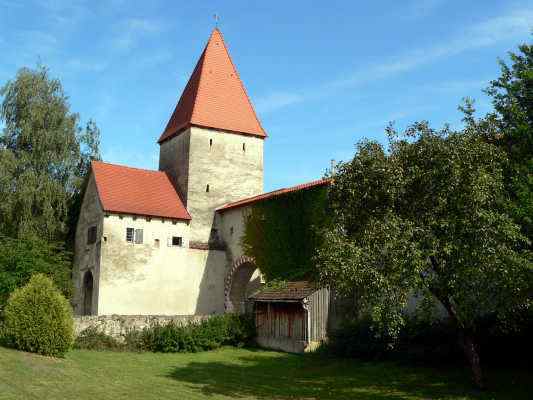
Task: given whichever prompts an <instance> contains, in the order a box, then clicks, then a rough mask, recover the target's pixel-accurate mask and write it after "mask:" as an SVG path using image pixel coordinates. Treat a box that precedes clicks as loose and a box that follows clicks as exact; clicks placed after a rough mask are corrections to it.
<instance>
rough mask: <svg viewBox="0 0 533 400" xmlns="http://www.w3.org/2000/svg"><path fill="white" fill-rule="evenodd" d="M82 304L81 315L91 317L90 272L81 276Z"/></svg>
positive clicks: (91, 277) (91, 281)
mask: <svg viewBox="0 0 533 400" xmlns="http://www.w3.org/2000/svg"><path fill="white" fill-rule="evenodd" d="M82 293H83V303H82V314H83V315H91V314H92V305H93V274H92V272H91V271H87V272H85V275H83V291H82Z"/></svg>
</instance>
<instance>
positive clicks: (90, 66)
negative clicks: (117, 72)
mask: <svg viewBox="0 0 533 400" xmlns="http://www.w3.org/2000/svg"><path fill="white" fill-rule="evenodd" d="M66 66H67V68H70V69H74V70H79V71H88V72H102V71H103V70H105V69H106V68H107V63H104V62H98V61H86V60H81V59H79V58H72V59H70V60H69V61H67V62H66Z"/></svg>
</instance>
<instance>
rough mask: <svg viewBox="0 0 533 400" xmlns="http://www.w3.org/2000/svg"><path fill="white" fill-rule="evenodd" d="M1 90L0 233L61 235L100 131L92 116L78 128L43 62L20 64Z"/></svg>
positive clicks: (54, 237)
mask: <svg viewBox="0 0 533 400" xmlns="http://www.w3.org/2000/svg"><path fill="white" fill-rule="evenodd" d="M0 95H1V96H2V97H3V101H2V104H1V106H0V120H1V121H2V122H3V123H4V129H3V131H2V133H1V135H0V232H2V233H4V234H6V235H9V236H16V237H24V236H38V237H42V238H45V239H47V240H58V239H64V238H65V234H66V233H67V232H68V230H69V226H68V225H69V223H70V224H73V223H74V222H73V220H74V221H75V219H74V218H72V216H71V217H70V218H69V210H70V211H71V212H74V213H75V212H76V211H77V210H76V209H75V207H73V204H75V203H76V200H77V197H79V195H80V192H81V190H82V182H83V177H84V176H85V174H86V172H87V170H88V168H89V163H90V159H92V158H99V152H98V145H99V130H98V128H97V127H96V125H95V124H94V122H92V121H90V122H89V123H88V124H87V126H86V128H85V129H81V128H80V126H79V116H78V114H75V113H72V112H71V111H70V106H69V103H68V98H67V96H66V95H65V93H64V91H63V88H62V85H61V82H60V81H59V80H58V79H53V78H51V77H50V76H49V73H48V70H47V69H46V68H44V67H41V66H39V67H37V68H36V69H35V70H32V69H28V68H22V69H20V70H19V71H18V73H17V76H16V78H15V79H14V80H13V81H8V82H7V83H6V84H5V85H4V86H3V87H2V88H1V89H0Z"/></svg>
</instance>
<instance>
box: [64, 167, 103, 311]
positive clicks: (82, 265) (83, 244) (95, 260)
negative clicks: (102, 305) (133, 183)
mask: <svg viewBox="0 0 533 400" xmlns="http://www.w3.org/2000/svg"><path fill="white" fill-rule="evenodd" d="M103 217H104V214H103V210H102V206H101V204H100V200H99V198H98V192H97V190H96V181H95V179H94V174H93V173H92V172H91V173H90V175H89V178H88V182H87V189H86V190H85V195H84V199H83V203H82V207H81V210H80V216H79V220H78V224H77V226H76V242H75V249H74V268H73V270H72V281H73V282H72V283H73V286H74V296H73V305H74V311H75V313H76V314H83V313H84V310H83V309H84V301H85V299H84V293H83V279H84V276H85V274H86V273H88V272H89V271H90V272H91V274H92V276H93V279H94V282H93V290H92V298H91V299H90V300H88V303H89V304H90V305H91V307H90V308H91V310H90V313H91V314H96V313H98V282H99V276H100V260H101V246H102V242H101V237H102V231H103ZM93 226H95V227H96V242H95V243H91V244H89V243H88V242H87V233H88V229H89V228H90V227H93Z"/></svg>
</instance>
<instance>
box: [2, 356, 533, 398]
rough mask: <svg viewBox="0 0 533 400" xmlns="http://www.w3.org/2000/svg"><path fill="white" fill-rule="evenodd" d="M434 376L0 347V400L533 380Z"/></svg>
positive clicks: (379, 366)
mask: <svg viewBox="0 0 533 400" xmlns="http://www.w3.org/2000/svg"><path fill="white" fill-rule="evenodd" d="M487 378H488V382H489V384H490V390H489V391H486V392H482V393H480V392H477V391H475V390H473V389H472V387H471V385H470V383H469V379H468V375H467V373H466V371H465V370H462V369H461V368H443V369H433V368H427V367H424V368H423V367H413V366H406V365H401V364H398V363H392V362H361V361H356V360H345V359H333V358H324V357H320V356H317V355H311V356H308V355H306V356H300V355H288V354H283V353H277V352H270V351H259V350H246V349H234V348H223V349H220V350H217V351H212V352H205V353H196V354H157V353H126V352H124V353H114V352H94V351H79V350H78V351H72V352H70V353H69V354H68V355H67V357H66V358H65V359H52V358H47V357H41V356H37V355H33V354H29V353H23V352H19V351H15V350H11V349H5V348H1V347H0V399H2V400H3V399H9V400H15V399H58V400H61V399H78V400H85V399H90V400H119V399H128V400H136V399H228V398H232V399H397V400H399V399H529V398H531V393H532V392H531V390H532V389H533V373H531V372H526V371H524V370H522V371H518V370H517V371H510V370H500V371H498V370H488V371H487Z"/></svg>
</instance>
